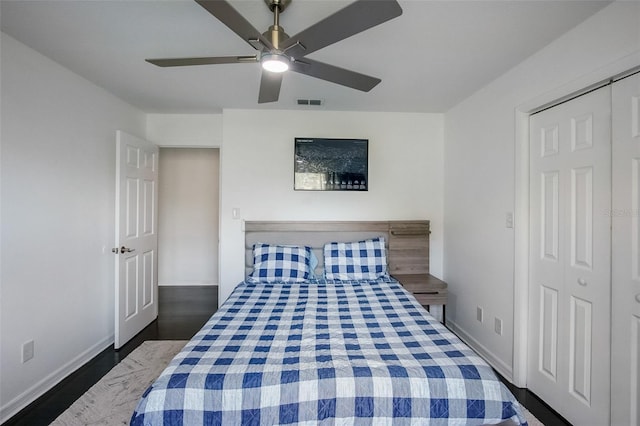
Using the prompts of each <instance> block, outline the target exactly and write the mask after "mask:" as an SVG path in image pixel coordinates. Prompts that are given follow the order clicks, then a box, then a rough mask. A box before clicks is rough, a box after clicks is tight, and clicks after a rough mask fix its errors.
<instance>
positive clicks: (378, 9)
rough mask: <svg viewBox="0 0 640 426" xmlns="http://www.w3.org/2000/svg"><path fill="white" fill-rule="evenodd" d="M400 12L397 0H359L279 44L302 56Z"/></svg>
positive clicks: (293, 53)
mask: <svg viewBox="0 0 640 426" xmlns="http://www.w3.org/2000/svg"><path fill="white" fill-rule="evenodd" d="M400 15H402V8H401V7H400V5H399V4H398V2H397V1H396V0H357V1H355V2H354V3H351V4H350V5H349V6H347V7H345V8H344V9H341V10H339V11H338V12H336V13H334V14H333V15H331V16H329V17H327V18H325V19H323V20H322V21H320V22H318V23H317V24H314V25H312V26H310V27H309V28H307V29H306V30H303V31H301V32H300V33H298V34H296V35H294V36H293V37H291V38H288V39H287V40H285V41H284V42H282V43H280V48H281V49H282V50H283V51H285V52H286V53H287V55H289V56H292V57H294V58H300V57H303V56H306V55H308V54H310V53H312V52H315V51H316V50H320V49H322V48H323V47H326V46H329V45H330V44H333V43H335V42H338V41H340V40H344V39H345V38H347V37H351V36H352V35H354V34H358V33H359V32H362V31H364V30H367V29H369V28H372V27H375V26H376V25H379V24H382V23H383V22H386V21H388V20H390V19H393V18H395V17H398V16H400Z"/></svg>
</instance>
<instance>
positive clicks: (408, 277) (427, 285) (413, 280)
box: [393, 274, 447, 323]
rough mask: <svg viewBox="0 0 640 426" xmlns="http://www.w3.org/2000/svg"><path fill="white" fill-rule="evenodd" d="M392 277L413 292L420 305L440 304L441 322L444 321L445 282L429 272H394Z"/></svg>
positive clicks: (445, 302) (445, 304)
mask: <svg viewBox="0 0 640 426" xmlns="http://www.w3.org/2000/svg"><path fill="white" fill-rule="evenodd" d="M393 278H395V279H396V280H398V282H400V284H402V286H403V287H404V288H406V289H407V290H408V291H410V292H411V293H413V296H414V297H415V298H416V299H417V300H418V302H420V304H421V305H422V306H424V307H426V308H428V307H429V306H430V305H442V322H443V323H444V322H445V314H446V311H445V309H446V306H447V283H445V282H444V281H442V280H440V279H438V278H436V277H434V276H433V275H431V274H394V275H393Z"/></svg>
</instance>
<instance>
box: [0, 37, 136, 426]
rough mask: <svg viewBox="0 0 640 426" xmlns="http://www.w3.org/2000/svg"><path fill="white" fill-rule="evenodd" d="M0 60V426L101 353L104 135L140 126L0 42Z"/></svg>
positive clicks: (70, 77) (108, 225) (109, 209)
mask: <svg viewBox="0 0 640 426" xmlns="http://www.w3.org/2000/svg"><path fill="white" fill-rule="evenodd" d="M0 50H1V55H2V56H1V66H2V68H1V73H0V74H1V84H2V93H1V103H2V115H1V120H2V123H1V128H2V130H1V141H2V159H1V164H0V166H1V168H0V170H1V172H0V173H1V191H2V215H1V217H2V223H1V229H2V234H1V247H2V250H1V256H2V257H1V259H0V263H1V264H2V271H1V277H0V279H1V284H0V285H1V301H0V307H1V309H0V311H1V313H0V354H1V356H0V404H1V406H0V410H1V415H0V421H3V420H5V419H6V418H7V417H9V416H10V415H12V414H14V413H15V412H16V411H17V410H19V409H20V408H22V406H23V405H25V404H26V403H29V402H31V401H32V400H33V399H34V398H35V397H36V396H38V395H39V394H40V393H42V392H43V391H45V390H47V389H48V388H49V387H51V386H52V385H53V384H55V383H56V382H57V381H59V380H60V379H62V378H63V377H65V376H66V375H67V374H68V373H70V372H71V371H73V370H74V369H75V368H77V367H79V366H80V365H82V364H83V363H84V362H85V361H87V360H88V359H90V358H91V357H93V356H94V355H96V354H97V353H99V352H100V351H101V350H103V349H104V348H105V347H107V346H108V345H110V344H111V343H112V342H113V334H114V330H113V327H114V321H113V315H114V314H113V311H114V284H113V282H114V281H113V280H114V259H113V254H112V253H111V252H110V249H111V247H112V246H113V244H114V233H115V230H114V197H115V190H114V185H115V134H116V130H118V129H122V130H125V131H127V132H129V133H132V134H137V135H144V124H145V123H144V115H143V114H142V113H140V112H139V111H137V110H135V109H134V108H132V107H130V106H129V105H127V104H125V103H123V102H122V101H120V100H118V99H116V98H115V97H113V96H112V95H110V94H108V93H107V92H105V91H104V90H102V89H100V88H98V87H96V86H94V85H93V84H91V83H89V82H88V81H86V80H84V79H82V78H81V77H79V76H77V75H75V74H73V73H71V72H70V71H68V70H66V69H64V68H62V67H61V66H59V65H58V64H56V63H54V62H52V61H51V60H49V59H47V58H45V57H44V56H42V55H40V54H39V53H37V52H35V51H33V50H32V49H30V48H28V47H26V46H24V45H23V44H21V43H19V42H17V41H16V40H14V39H12V38H11V37H9V36H7V35H5V34H2V35H1V49H0ZM31 339H33V340H34V341H35V357H34V358H33V359H32V360H30V361H28V362H27V363H25V364H23V363H22V362H21V347H22V344H23V343H24V342H26V341H28V340H31Z"/></svg>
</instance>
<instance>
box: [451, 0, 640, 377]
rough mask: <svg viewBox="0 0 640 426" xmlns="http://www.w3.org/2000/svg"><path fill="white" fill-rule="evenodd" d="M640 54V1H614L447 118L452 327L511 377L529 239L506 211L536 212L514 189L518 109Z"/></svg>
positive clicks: (523, 225)
mask: <svg viewBox="0 0 640 426" xmlns="http://www.w3.org/2000/svg"><path fill="white" fill-rule="evenodd" d="M638 52H640V3H638V2H616V3H614V4H612V5H610V6H608V7H607V8H605V9H603V10H602V11H600V12H599V13H597V14H596V15H594V16H593V17H591V18H590V19H588V20H587V21H585V22H584V23H582V24H580V25H579V26H578V27H576V28H575V29H573V30H572V31H570V32H568V33H567V34H565V35H564V36H563V37H561V38H559V39H558V40H556V41H554V42H553V43H551V44H550V45H549V46H547V47H546V48H544V49H543V50H541V51H540V52H538V53H537V54H535V55H533V56H532V57H530V58H529V59H527V60H526V61H524V62H523V63H522V64H520V65H518V66H517V67H515V68H514V69H512V70H510V71H509V72H507V73H505V74H504V75H503V76H502V77H500V78H498V79H497V80H495V81H494V82H492V83H490V84H489V85H487V86H486V87H485V88H483V89H482V90H480V91H479V92H477V93H475V94H474V95H473V96H471V97H469V98H468V99H466V100H465V101H463V102H461V103H460V104H458V105H457V106H456V107H454V108H452V109H451V110H450V111H448V112H447V113H446V118H445V123H446V124H445V134H446V143H445V154H444V157H445V166H444V169H445V186H444V194H445V198H444V218H445V223H444V235H445V239H444V260H445V262H444V278H445V280H446V281H447V282H448V284H449V304H448V305H447V318H448V321H447V323H448V324H449V325H450V326H452V327H454V328H455V329H456V330H457V331H458V333H459V334H461V335H462V336H464V337H465V338H466V339H467V340H468V341H469V342H470V343H472V346H474V347H475V348H476V349H479V350H480V351H481V352H482V353H484V354H485V355H487V356H488V358H489V359H490V360H491V361H492V362H493V364H494V366H495V367H497V368H499V370H500V371H501V372H502V373H503V374H505V375H506V376H507V377H510V376H511V373H512V365H513V363H514V359H513V347H514V288H515V289H516V290H517V292H516V294H515V297H516V298H517V301H518V303H519V300H522V297H521V296H522V295H524V300H525V302H526V282H525V283H524V286H525V287H524V289H523V288H522V283H521V281H522V280H520V279H519V280H518V287H514V281H515V279H514V274H515V273H516V272H518V271H516V270H515V269H514V260H515V258H514V248H515V244H516V243H517V242H518V240H516V239H515V235H514V231H515V232H516V233H518V235H520V236H523V235H524V236H526V235H527V233H528V231H527V223H526V222H523V221H520V222H518V220H516V224H515V226H516V228H515V230H513V229H507V228H506V227H505V214H506V212H513V211H514V210H515V209H516V202H518V208H524V210H527V209H528V207H527V206H526V200H524V202H523V201H522V200H519V199H516V189H518V191H520V187H518V188H516V186H515V184H514V182H516V181H517V182H518V183H522V182H523V184H524V186H525V188H526V187H527V186H528V183H527V182H526V181H523V180H522V179H521V177H520V175H519V173H520V171H521V170H520V165H519V163H518V162H517V161H520V158H516V154H517V153H519V152H520V148H519V146H518V143H519V141H520V140H521V138H520V136H519V133H520V131H521V128H520V127H519V126H516V116H517V110H518V109H522V108H523V105H529V106H530V107H534V106H539V105H542V104H543V103H544V102H548V101H551V100H553V99H554V98H558V97H560V96H561V95H565V94H568V93H571V91H574V90H577V89H579V88H580V87H581V86H583V87H584V86H587V85H588V84H590V83H594V82H596V81H597V80H598V79H603V78H605V77H607V76H608V75H611V74H612V73H615V72H616V71H622V70H623V69H625V68H629V67H631V66H632V65H633V64H635V65H638V64H640V61H639V60H638V59H637V58H638V56H637V54H638ZM536 103H537V105H536ZM525 123H526V122H525ZM525 143H526V141H525ZM517 172H518V173H517ZM523 205H524V207H522V206H523ZM517 213H518V212H517ZM520 218H522V215H518V216H517V217H516V219H520ZM525 219H526V215H525ZM518 250H519V252H522V251H526V247H525V248H524V250H521V248H518ZM525 256H526V253H525ZM525 275H526V274H525ZM525 280H526V276H525ZM477 306H481V307H482V308H483V309H484V317H485V320H484V322H483V323H480V322H478V321H477V320H476V307H477ZM516 313H517V314H518V315H516V319H517V320H518V324H520V323H521V322H522V321H525V320H526V304H525V306H524V307H523V306H519V305H518V309H517V311H516ZM495 317H498V318H501V319H502V320H503V335H502V336H499V335H498V334H496V333H495V332H494V331H493V328H494V318H495ZM515 333H516V342H519V344H518V345H517V346H516V350H517V359H516V360H515V361H516V364H517V365H519V366H520V370H522V368H521V367H522V366H523V363H522V361H523V359H524V361H525V363H526V347H525V348H524V349H523V347H522V346H521V345H520V343H521V342H522V334H523V333H522V331H521V330H520V329H518V330H516V332H515ZM519 385H521V386H522V385H524V383H522V382H521V383H519Z"/></svg>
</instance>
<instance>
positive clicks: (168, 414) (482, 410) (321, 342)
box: [131, 221, 526, 425]
mask: <svg viewBox="0 0 640 426" xmlns="http://www.w3.org/2000/svg"><path fill="white" fill-rule="evenodd" d="M425 225H426V227H425ZM245 226H246V230H247V232H246V246H247V250H248V254H247V256H246V257H247V259H250V260H248V261H247V271H248V274H247V279H246V280H245V281H244V282H242V283H240V284H239V285H238V286H237V287H236V288H235V290H234V291H233V293H232V294H231V296H230V297H229V299H228V300H227V301H226V302H225V303H224V304H223V305H222V306H221V308H220V309H219V310H218V311H217V312H216V313H215V314H214V315H213V316H212V317H211V319H210V320H209V321H208V322H207V324H205V326H204V327H203V328H202V329H201V330H200V331H199V332H198V333H197V334H196V335H195V336H194V337H193V338H192V339H191V340H190V341H189V342H188V343H187V345H186V346H185V347H184V349H183V350H182V351H181V352H180V353H179V354H178V355H177V356H176V357H175V358H174V359H173V360H172V361H171V363H170V364H169V366H168V367H167V368H166V369H165V370H164V372H163V373H162V374H161V375H160V377H159V378H158V379H157V380H156V381H155V382H154V383H153V384H152V385H151V386H150V387H149V388H148V389H147V391H146V392H145V393H144V395H143V396H142V398H141V400H140V401H139V403H138V406H137V407H136V410H135V412H134V413H133V416H132V419H131V424H132V425H200V424H202V425H275V424H278V425H281V424H296V425H316V424H319V425H325V424H326V425H342V424H344V425H351V424H356V425H359V424H362V425H422V424H430V425H482V424H512V425H526V419H525V417H524V415H523V414H522V412H521V409H520V407H519V405H518V403H517V401H516V399H515V398H514V397H513V395H511V394H510V393H509V391H508V390H507V389H506V388H505V386H504V385H503V384H502V383H501V382H500V381H499V379H498V378H497V377H496V375H495V373H494V372H493V370H492V369H491V368H490V367H489V366H488V365H487V364H486V363H485V362H484V361H483V360H482V359H481V358H480V357H479V356H478V355H477V354H476V353H475V352H473V351H472V350H471V349H470V348H469V347H468V346H466V345H465V344H464V343H463V342H461V341H460V340H459V339H458V338H457V337H456V336H455V335H454V334H452V333H451V332H449V331H448V330H447V329H446V328H445V327H444V326H443V325H441V324H440V323H439V322H438V321H437V320H436V319H434V318H433V317H432V316H431V315H430V314H429V313H428V312H427V311H426V310H425V309H424V308H423V307H422V306H420V304H419V303H418V302H417V301H416V300H415V298H414V297H413V296H412V295H411V294H410V293H408V292H407V291H406V290H405V289H404V288H403V287H402V285H400V284H399V283H398V282H397V281H396V280H395V279H394V278H393V277H392V276H391V275H390V274H389V272H391V273H394V271H395V272H397V271H400V272H404V271H408V270H410V271H415V268H425V266H424V262H422V263H421V262H420V261H419V258H422V261H424V256H425V254H426V255H427V256H428V234H429V232H428V221H411V222H404V221H403V222H357V223H346V222H340V223H338V224H336V223H335V222H331V223H321V222H312V223H301V222H294V223H291V222H287V223H279V222H252V223H247V224H245ZM283 229H284V231H283ZM394 229H395V231H396V232H392V231H394ZM398 238H399V239H400V240H401V241H400V242H398V240H397V239H398ZM301 239H304V240H305V241H311V243H310V245H309V246H306V245H298V243H299V241H300V240H301ZM394 239H395V240H396V241H394ZM424 240H427V242H426V244H427V245H426V247H427V250H426V251H425V250H424V248H425V241H424ZM340 241H342V242H340ZM371 241H374V243H370V242H371ZM276 242H277V243H278V244H276ZM329 242H334V243H336V244H339V245H338V246H329V244H328V243H329ZM343 242H344V244H347V245H346V247H347V250H350V249H351V248H354V247H364V246H363V245H358V244H360V243H364V242H367V244H369V245H367V246H366V249H367V250H369V249H370V252H371V253H375V256H373V257H376V258H377V259H375V260H371V259H365V260H364V261H362V260H359V261H357V262H356V263H357V264H358V265H356V266H362V265H365V264H367V262H369V263H368V264H367V265H365V266H363V268H361V269H362V270H364V273H363V274H360V273H356V274H355V275H354V274H353V273H352V272H353V265H345V264H344V259H343V257H344V252H341V251H340V250H341V249H343V248H344V246H343V245H342V244H343ZM349 244H356V245H355V246H351V245H349ZM370 244H373V246H370ZM258 246H260V247H258ZM262 246H266V248H264V247H262ZM275 246H277V248H278V250H279V251H278V254H277V256H279V259H280V260H282V252H286V253H289V254H290V256H289V257H291V258H295V259H296V260H295V261H294V262H292V263H293V264H294V266H293V267H291V268H290V269H295V268H297V267H298V266H299V265H300V264H301V263H302V264H304V265H306V268H307V269H306V272H308V274H307V273H302V274H301V275H300V276H297V275H296V274H297V272H293V273H291V276H296V277H295V279H286V280H280V279H279V278H281V275H278V274H276V276H275V277H267V278H265V277H266V275H268V273H267V274H266V275H262V276H260V273H261V272H263V270H264V268H262V267H260V261H259V259H261V258H264V259H267V257H268V256H265V255H264V252H265V251H267V250H274V247H275ZM292 246H293V247H294V248H291V247H292ZM256 247H258V248H256ZM301 247H303V248H301ZM336 247H337V248H336ZM260 250H262V251H260ZM327 250H328V251H327ZM290 252H292V253H293V254H291V253H290ZM314 252H317V253H315V256H314V255H313V254H311V253H314ZM380 252H382V253H383V254H385V256H382V260H380V259H379V258H378V257H379V256H378V254H380ZM416 252H417V253H419V255H416V254H415V253H416ZM256 253H258V255H256ZM269 253H271V252H269ZM327 253H338V254H337V255H336V259H331V255H327ZM386 254H388V255H389V256H388V259H387V258H386ZM274 256H276V255H274ZM286 256H287V255H285V258H287V257H286ZM397 256H401V257H402V258H401V259H400V258H397ZM412 256H414V257H415V260H407V259H411V258H412ZM308 257H309V258H313V257H316V258H317V261H318V264H317V265H316V264H315V262H314V261H313V259H308ZM301 258H304V259H303V260H301ZM256 259H258V260H256ZM285 263H287V264H288V263H289V262H285ZM380 263H384V266H383V269H385V270H384V271H383V273H380V268H379V266H380ZM280 265H282V263H280ZM336 265H337V266H336ZM254 268H255V270H254ZM287 268H288V267H287ZM287 268H285V269H287ZM300 269H301V270H302V269H304V268H303V266H300ZM356 269H358V268H357V267H356ZM329 271H334V272H335V273H333V274H332V273H330V272H329ZM344 271H351V272H349V273H347V275H346V276H342V275H340V274H342V272H344ZM259 272H260V273H259ZM267 272H269V273H270V272H273V270H269V271H267ZM289 272H290V271H289ZM360 272H362V271H360ZM337 276H340V277H341V279H336V277H337ZM345 278H357V279H345Z"/></svg>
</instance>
